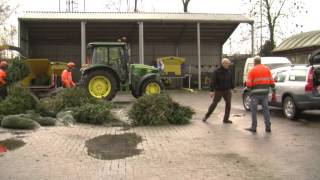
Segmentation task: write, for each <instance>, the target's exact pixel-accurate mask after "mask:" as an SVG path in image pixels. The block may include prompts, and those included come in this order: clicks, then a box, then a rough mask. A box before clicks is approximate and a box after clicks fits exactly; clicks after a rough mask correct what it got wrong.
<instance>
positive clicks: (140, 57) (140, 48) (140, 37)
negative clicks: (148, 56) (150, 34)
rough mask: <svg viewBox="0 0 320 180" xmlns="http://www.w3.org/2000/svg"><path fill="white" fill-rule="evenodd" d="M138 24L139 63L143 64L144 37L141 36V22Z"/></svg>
mask: <svg viewBox="0 0 320 180" xmlns="http://www.w3.org/2000/svg"><path fill="white" fill-rule="evenodd" d="M138 24H139V63H140V64H144V37H143V22H138Z"/></svg>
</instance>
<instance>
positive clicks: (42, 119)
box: [33, 116, 57, 126]
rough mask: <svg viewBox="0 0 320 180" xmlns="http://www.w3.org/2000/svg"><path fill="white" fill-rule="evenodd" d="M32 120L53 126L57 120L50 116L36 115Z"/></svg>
mask: <svg viewBox="0 0 320 180" xmlns="http://www.w3.org/2000/svg"><path fill="white" fill-rule="evenodd" d="M33 120H34V121H36V122H38V123H39V124H40V125H41V126H54V125H56V122H57V120H56V119H55V118H52V117H42V116H40V117H38V118H36V119H33Z"/></svg>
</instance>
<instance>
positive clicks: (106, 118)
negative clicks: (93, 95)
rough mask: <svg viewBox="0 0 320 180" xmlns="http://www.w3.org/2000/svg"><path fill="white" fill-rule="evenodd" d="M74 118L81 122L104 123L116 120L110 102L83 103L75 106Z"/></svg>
mask: <svg viewBox="0 0 320 180" xmlns="http://www.w3.org/2000/svg"><path fill="white" fill-rule="evenodd" d="M72 110H73V112H74V113H73V114H74V118H75V119H76V121H77V122H80V123H89V124H103V123H107V122H111V121H112V120H114V117H113V115H112V114H111V112H110V107H109V104H106V105H103V104H90V103H87V104H83V105H82V106H80V107H77V108H73V109H72Z"/></svg>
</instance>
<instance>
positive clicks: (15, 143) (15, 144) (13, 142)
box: [0, 138, 26, 153]
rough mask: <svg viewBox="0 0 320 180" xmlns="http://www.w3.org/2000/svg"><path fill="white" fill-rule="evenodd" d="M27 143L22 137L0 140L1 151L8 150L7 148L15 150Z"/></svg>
mask: <svg viewBox="0 0 320 180" xmlns="http://www.w3.org/2000/svg"><path fill="white" fill-rule="evenodd" d="M25 144H26V143H25V142H24V141H22V140H20V139H16V138H10V139H5V140H3V141H0V153H1V152H6V151H7V150H9V151H13V150H15V149H18V148H20V147H22V146H24V145H25Z"/></svg>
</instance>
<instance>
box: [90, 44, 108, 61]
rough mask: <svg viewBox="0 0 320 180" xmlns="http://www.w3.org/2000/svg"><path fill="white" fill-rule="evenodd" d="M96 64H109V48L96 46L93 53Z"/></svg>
mask: <svg viewBox="0 0 320 180" xmlns="http://www.w3.org/2000/svg"><path fill="white" fill-rule="evenodd" d="M93 63H94V64H108V48H107V47H96V48H95V49H94V53H93Z"/></svg>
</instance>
